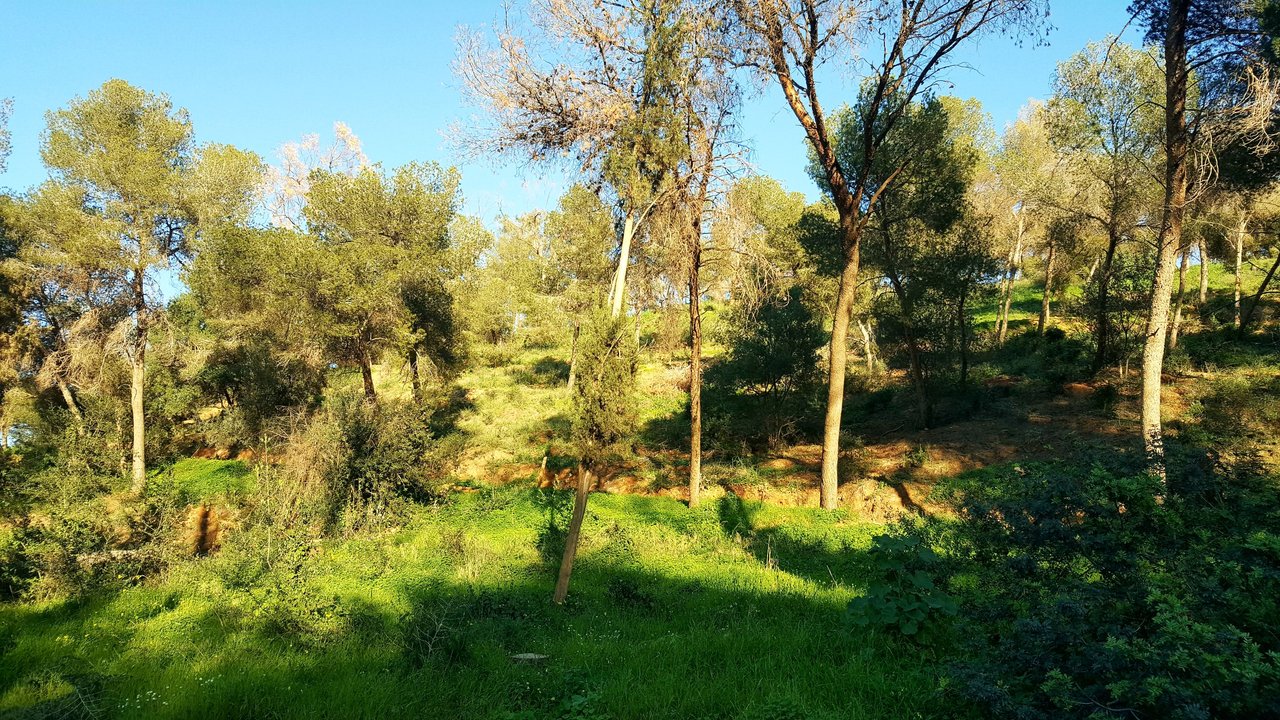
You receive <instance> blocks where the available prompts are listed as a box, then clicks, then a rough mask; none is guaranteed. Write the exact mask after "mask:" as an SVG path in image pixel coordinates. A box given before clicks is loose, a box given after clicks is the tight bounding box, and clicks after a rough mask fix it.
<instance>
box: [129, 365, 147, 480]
mask: <svg viewBox="0 0 1280 720" xmlns="http://www.w3.org/2000/svg"><path fill="white" fill-rule="evenodd" d="M146 347H147V344H146V340H142V341H139V342H137V343H135V345H134V350H133V360H132V365H133V368H132V369H133V376H132V378H131V381H130V383H129V408H130V410H131V411H132V413H133V483H132V485H131V486H130V489H131V490H132V491H133V494H134V495H141V494H142V491H143V490H145V489H146V487H147V416H146V411H145V407H144V406H143V395H142V393H143V387H144V385H145V384H146V380H147V367H146Z"/></svg>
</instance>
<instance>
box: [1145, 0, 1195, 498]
mask: <svg viewBox="0 0 1280 720" xmlns="http://www.w3.org/2000/svg"><path fill="white" fill-rule="evenodd" d="M1190 5H1191V0H1170V1H1169V5H1168V22H1167V23H1166V29H1165V38H1164V59H1165V63H1164V64H1165V103H1164V117H1165V177H1164V180H1165V182H1164V215H1163V217H1162V218H1161V222H1160V235H1159V239H1158V241H1157V245H1156V248H1157V251H1156V253H1157V254H1156V271H1155V281H1154V283H1153V284H1152V288H1151V312H1150V314H1149V315H1148V316H1147V328H1146V329H1147V333H1146V343H1145V344H1144V346H1143V348H1142V445H1143V449H1144V450H1145V452H1146V456H1147V466H1148V469H1149V470H1150V471H1151V472H1152V473H1154V474H1155V475H1157V476H1158V477H1160V478H1161V479H1164V478H1165V458H1164V431H1163V428H1162V426H1161V420H1160V407H1161V403H1160V390H1161V388H1160V383H1161V375H1162V373H1163V371H1164V345H1165V334H1166V332H1167V331H1168V327H1169V301H1170V296H1171V295H1172V294H1173V270H1174V264H1175V262H1176V261H1177V255H1178V248H1179V247H1180V246H1181V244H1182V219H1183V215H1184V213H1185V209H1186V204H1187V155H1188V151H1189V149H1190V137H1189V135H1188V132H1187V78H1188V75H1189V70H1188V68H1187V15H1188V13H1189V12H1190Z"/></svg>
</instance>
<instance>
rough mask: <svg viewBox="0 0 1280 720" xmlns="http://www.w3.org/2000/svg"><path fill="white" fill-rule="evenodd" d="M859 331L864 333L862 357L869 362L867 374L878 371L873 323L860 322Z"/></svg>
mask: <svg viewBox="0 0 1280 720" xmlns="http://www.w3.org/2000/svg"><path fill="white" fill-rule="evenodd" d="M858 330H859V331H860V332H861V333H862V357H863V359H864V360H866V362H867V374H868V375H870V374H872V373H874V372H875V371H876V344H875V342H874V341H873V340H872V336H871V323H870V322H863V321H861V320H859V321H858Z"/></svg>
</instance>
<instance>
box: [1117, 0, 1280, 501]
mask: <svg viewBox="0 0 1280 720" xmlns="http://www.w3.org/2000/svg"><path fill="white" fill-rule="evenodd" d="M1265 10H1266V5H1265V4H1258V3H1253V2H1247V1H1245V0H1198V1H1197V2H1192V0H1134V2H1132V3H1131V4H1130V12H1132V13H1133V15H1134V16H1135V17H1139V18H1141V19H1142V21H1143V22H1144V23H1145V24H1146V26H1147V39H1148V40H1149V41H1151V42H1160V43H1161V46H1162V50H1163V60H1164V103H1163V108H1164V158H1165V167H1164V177H1163V184H1164V201H1163V204H1162V214H1161V219H1160V229H1159V234H1158V236H1157V239H1156V262H1155V270H1154V273H1155V274H1154V282H1153V284H1152V290H1151V312H1150V314H1149V315H1148V318H1147V333H1146V343H1145V345H1144V347H1143V352H1142V424H1141V427H1142V444H1143V448H1144V450H1145V452H1146V455H1147V459H1148V462H1149V465H1150V467H1151V470H1152V472H1154V473H1155V474H1157V475H1159V476H1160V477H1161V478H1163V477H1164V475H1165V463H1164V434H1163V429H1162V426H1161V418H1160V408H1161V404H1160V383H1161V377H1162V373H1163V370H1164V354H1165V339H1166V335H1167V333H1168V327H1169V306H1170V300H1171V296H1172V294H1173V271H1174V265H1175V262H1176V259H1177V254H1178V251H1179V249H1180V248H1181V247H1182V224H1183V217H1184V215H1185V212H1186V206H1187V191H1188V188H1189V186H1190V184H1191V180H1192V177H1191V169H1192V168H1191V164H1192V152H1193V150H1198V151H1200V152H1202V153H1203V154H1204V155H1205V156H1210V157H1211V155H1212V146H1211V145H1210V144H1208V142H1207V141H1208V140H1210V139H1214V138H1216V139H1217V141H1218V142H1223V141H1225V140H1228V139H1229V138H1230V137H1231V136H1236V137H1240V136H1241V135H1248V134H1251V133H1258V132H1261V133H1263V134H1266V132H1267V131H1268V130H1269V129H1270V126H1271V124H1270V118H1271V114H1272V111H1273V109H1274V101H1270V102H1266V101H1264V102H1260V103H1251V102H1250V101H1251V100H1254V99H1259V98H1261V99H1264V100H1270V99H1271V98H1273V97H1274V92H1273V91H1271V90H1270V89H1268V88H1265V87H1263V88H1260V87H1259V83H1258V82H1257V81H1258V80H1259V78H1267V77H1269V75H1268V74H1267V73H1265V72H1264V73H1261V74H1259V73H1258V72H1256V68H1257V67H1258V66H1259V65H1260V64H1261V63H1262V61H1263V55H1264V53H1265V52H1266V51H1268V50H1269V49H1270V38H1269V37H1268V32H1267V31H1268V30H1270V28H1267V27H1264V26H1263V25H1262V24H1261V23H1260V22H1259V20H1260V17H1259V14H1258V13H1259V12H1260V11H1265ZM1262 84H1263V85H1269V83H1262ZM1260 90H1262V91H1261V92H1259V91H1260ZM1251 105H1252V107H1251ZM1197 141H1200V142H1199V143H1198V142H1197ZM1202 165H1205V163H1202Z"/></svg>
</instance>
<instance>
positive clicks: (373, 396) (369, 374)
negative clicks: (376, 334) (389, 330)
mask: <svg viewBox="0 0 1280 720" xmlns="http://www.w3.org/2000/svg"><path fill="white" fill-rule="evenodd" d="M360 377H361V378H362V379H363V380H364V397H365V399H366V400H368V401H370V402H376V401H377V400H378V391H377V390H375V389H374V387H373V362H372V361H371V360H370V359H369V355H368V353H365V354H364V355H363V356H362V357H361V358H360Z"/></svg>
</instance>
